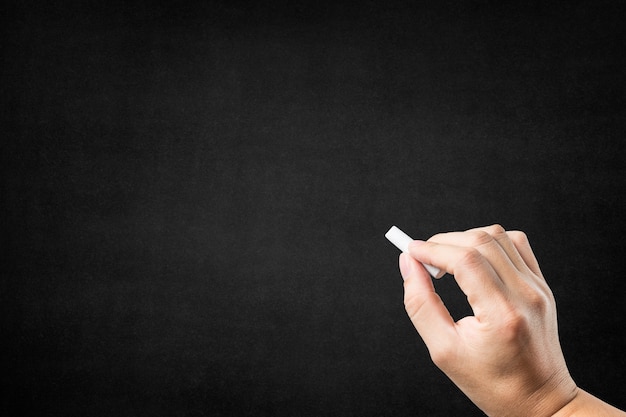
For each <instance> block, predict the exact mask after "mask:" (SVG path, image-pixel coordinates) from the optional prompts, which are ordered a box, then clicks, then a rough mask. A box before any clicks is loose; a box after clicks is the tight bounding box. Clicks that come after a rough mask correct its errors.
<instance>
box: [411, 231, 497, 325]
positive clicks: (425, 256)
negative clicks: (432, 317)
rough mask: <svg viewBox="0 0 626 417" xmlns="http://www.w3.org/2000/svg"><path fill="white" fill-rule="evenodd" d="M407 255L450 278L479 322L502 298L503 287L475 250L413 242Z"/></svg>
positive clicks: (495, 274) (485, 261) (489, 265)
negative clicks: (457, 286)
mask: <svg viewBox="0 0 626 417" xmlns="http://www.w3.org/2000/svg"><path fill="white" fill-rule="evenodd" d="M409 253H410V254H411V256H412V257H414V258H415V259H417V260H418V261H420V262H422V263H428V264H430V265H434V266H436V267H438V268H440V269H442V270H443V271H446V272H448V273H449V274H452V275H454V279H455V280H456V281H457V283H458V284H459V287H460V288H461V290H462V291H463V292H464V293H465V295H466V296H467V301H468V302H469V304H470V306H471V307H472V310H473V311H474V315H475V316H476V318H477V319H478V320H479V321H482V320H484V319H485V318H487V316H488V314H489V313H490V312H491V311H494V306H495V305H497V304H498V301H502V300H503V298H504V297H506V288H505V285H504V284H503V282H502V281H501V279H500V277H499V276H498V274H497V273H496V271H495V270H494V268H493V267H492V265H491V264H490V262H489V261H488V260H487V258H485V257H484V256H483V255H482V254H481V253H480V252H479V251H478V250H477V249H476V248H473V247H465V246H460V245H452V244H441V243H435V242H420V241H415V242H413V243H412V244H411V245H410V246H409ZM431 285H432V283H431Z"/></svg>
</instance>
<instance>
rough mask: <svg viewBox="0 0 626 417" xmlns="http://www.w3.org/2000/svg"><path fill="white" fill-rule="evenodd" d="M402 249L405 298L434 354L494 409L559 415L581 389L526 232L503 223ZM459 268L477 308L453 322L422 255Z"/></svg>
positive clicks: (480, 402) (445, 267)
mask: <svg viewBox="0 0 626 417" xmlns="http://www.w3.org/2000/svg"><path fill="white" fill-rule="evenodd" d="M409 250H410V256H409V255H408V254H402V255H400V269H401V272H402V276H403V278H404V280H405V281H404V288H405V295H404V303H405V307H406V311H407V313H408V315H409V317H410V318H411V321H412V322H413V324H414V326H415V328H416V329H417V331H418V332H419V334H420V335H421V337H422V339H423V340H424V342H425V343H426V346H427V347H428V350H429V352H430V355H431V358H432V360H433V362H434V363H435V364H436V365H437V366H438V367H439V368H440V369H441V370H442V371H443V372H444V373H445V374H446V375H448V377H449V378H450V379H451V380H452V381H453V382H454V383H455V384H456V385H457V386H458V387H459V388H460V389H461V390H462V391H463V392H464V393H465V394H466V395H467V396H468V397H469V398H470V399H471V400H472V401H473V402H474V403H475V404H476V405H477V406H478V407H479V408H480V409H482V410H483V411H484V412H485V413H486V414H487V415H489V416H525V417H527V416H536V417H542V416H552V415H554V414H555V413H557V412H558V411H559V410H562V409H563V408H564V407H565V406H566V405H568V404H569V403H570V402H572V400H573V399H574V398H575V397H576V396H577V394H578V391H579V390H578V388H577V387H576V384H575V383H574V381H573V380H572V378H571V376H570V374H569V371H568V369H567V366H566V364H565V360H564V358H563V354H562V351H561V346H560V344H559V338H558V329H557V317H556V307H555V301H554V297H553V295H552V292H551V291H550V288H549V287H548V285H547V283H546V281H545V279H544V277H543V275H542V273H541V270H540V269H539V265H538V263H537V260H536V258H535V256H534V254H533V251H532V249H531V247H530V244H529V243H528V240H527V238H526V235H525V234H524V233H522V232H517V231H509V232H507V231H505V230H504V229H503V228H502V227H501V226H498V225H494V226H489V227H485V228H478V229H472V230H468V231H466V232H453V233H445V234H439V235H435V236H433V237H432V238H430V239H429V240H428V241H427V242H421V241H415V242H413V243H412V244H411V245H410V248H409ZM416 260H417V261H420V262H422V263H426V264H429V265H433V266H435V267H438V268H440V269H441V271H442V274H443V273H444V272H448V273H450V274H452V275H454V278H455V279H456V281H457V283H458V284H459V287H460V288H461V290H462V291H463V292H464V293H465V294H466V295H467V299H468V302H469V304H470V306H471V308H472V310H473V312H474V316H469V317H465V318H463V319H461V320H459V321H458V322H456V323H455V322H454V320H453V319H452V317H451V316H450V314H449V312H448V310H447V309H446V307H445V305H444V304H443V302H442V301H441V299H440V298H439V296H438V295H437V293H436V292H435V289H434V286H433V283H432V281H431V278H430V275H429V274H428V272H426V270H425V269H424V267H423V266H422V265H421V264H420V263H418V262H417V261H416Z"/></svg>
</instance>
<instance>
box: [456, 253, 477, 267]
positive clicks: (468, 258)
mask: <svg viewBox="0 0 626 417" xmlns="http://www.w3.org/2000/svg"><path fill="white" fill-rule="evenodd" d="M482 263H483V256H482V254H481V253H480V252H479V251H478V249H475V248H466V249H465V253H464V254H463V255H462V256H461V258H460V259H459V261H458V263H457V266H463V267H464V268H467V269H475V268H476V267H478V266H480V265H482ZM455 269H456V268H455Z"/></svg>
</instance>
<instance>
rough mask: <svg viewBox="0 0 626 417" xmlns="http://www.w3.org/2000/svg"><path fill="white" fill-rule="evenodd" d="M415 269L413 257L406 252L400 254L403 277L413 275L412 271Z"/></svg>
mask: <svg viewBox="0 0 626 417" xmlns="http://www.w3.org/2000/svg"><path fill="white" fill-rule="evenodd" d="M412 271H413V262H412V260H411V257H410V256H409V255H407V254H406V253H403V254H402V255H400V273H401V274H402V279H403V280H405V281H406V280H407V279H408V278H409V276H411V272H412Z"/></svg>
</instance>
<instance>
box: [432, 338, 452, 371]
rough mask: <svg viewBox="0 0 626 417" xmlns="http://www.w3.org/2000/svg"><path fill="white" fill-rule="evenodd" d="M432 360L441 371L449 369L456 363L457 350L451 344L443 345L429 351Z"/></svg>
mask: <svg viewBox="0 0 626 417" xmlns="http://www.w3.org/2000/svg"><path fill="white" fill-rule="evenodd" d="M429 353H430V359H431V360H432V361H433V363H434V364H435V365H437V367H438V368H439V369H447V368H449V367H450V364H452V363H454V359H455V356H456V350H455V349H454V346H453V345H452V344H450V343H445V344H441V345H439V346H437V347H435V348H433V349H430V350H429Z"/></svg>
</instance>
